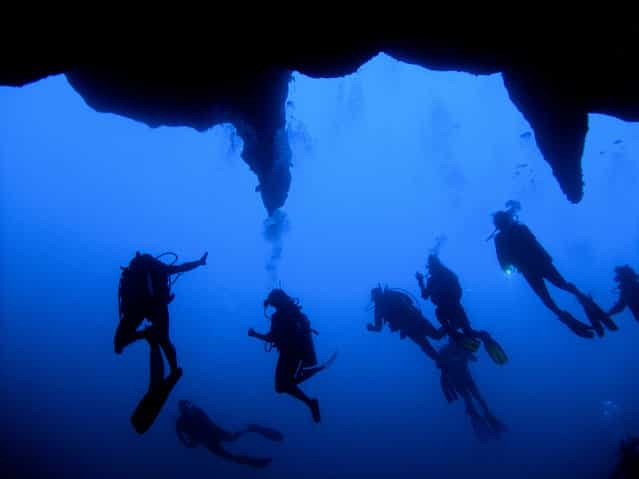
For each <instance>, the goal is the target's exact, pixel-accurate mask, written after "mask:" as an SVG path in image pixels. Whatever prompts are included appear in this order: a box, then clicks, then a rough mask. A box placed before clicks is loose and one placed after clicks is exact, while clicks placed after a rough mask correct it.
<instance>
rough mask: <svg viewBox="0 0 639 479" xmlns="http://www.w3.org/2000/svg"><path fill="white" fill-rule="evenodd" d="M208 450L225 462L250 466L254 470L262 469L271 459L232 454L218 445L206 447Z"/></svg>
mask: <svg viewBox="0 0 639 479" xmlns="http://www.w3.org/2000/svg"><path fill="white" fill-rule="evenodd" d="M208 450H209V451H210V452H211V453H213V454H215V455H216V456H219V457H221V458H223V459H226V460H227V461H231V462H234V463H236V464H244V465H245V466H251V467H255V468H263V467H266V466H268V465H269V464H271V461H272V459H271V458H270V457H264V458H260V457H250V456H242V455H239V454H237V455H236V454H232V453H230V452H228V451H227V450H226V449H224V448H223V447H222V446H220V444H219V443H215V444H211V445H209V446H208Z"/></svg>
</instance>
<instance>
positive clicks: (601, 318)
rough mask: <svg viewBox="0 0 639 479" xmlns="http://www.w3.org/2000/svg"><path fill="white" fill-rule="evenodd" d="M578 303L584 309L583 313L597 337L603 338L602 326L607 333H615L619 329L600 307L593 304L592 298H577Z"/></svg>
mask: <svg viewBox="0 0 639 479" xmlns="http://www.w3.org/2000/svg"><path fill="white" fill-rule="evenodd" d="M579 302H580V303H581V306H582V307H583V308H584V312H585V313H586V316H588V319H589V320H590V323H591V324H592V327H593V329H594V330H595V331H596V333H597V336H599V337H601V336H603V334H604V329H603V326H605V327H606V329H608V331H617V330H618V329H619V327H618V326H617V325H616V324H615V322H614V321H613V320H612V319H611V318H610V316H608V315H607V314H606V312H605V311H604V310H603V309H601V307H600V306H599V305H598V304H597V303H595V301H594V300H593V299H592V297H590V296H584V297H583V298H579ZM602 325H603V326H602Z"/></svg>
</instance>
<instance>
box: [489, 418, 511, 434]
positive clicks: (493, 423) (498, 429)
mask: <svg viewBox="0 0 639 479" xmlns="http://www.w3.org/2000/svg"><path fill="white" fill-rule="evenodd" d="M486 421H487V422H488V424H489V425H490V427H491V428H492V430H493V432H494V433H495V435H496V436H497V437H499V436H500V435H501V434H502V433H504V432H508V428H507V427H506V425H505V424H504V423H503V422H501V421H500V420H499V419H497V418H496V417H495V416H493V415H492V414H486Z"/></svg>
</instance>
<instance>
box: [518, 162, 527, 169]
mask: <svg viewBox="0 0 639 479" xmlns="http://www.w3.org/2000/svg"><path fill="white" fill-rule="evenodd" d="M527 166H528V163H517V168H526V167H527Z"/></svg>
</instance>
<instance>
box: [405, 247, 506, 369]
mask: <svg viewBox="0 0 639 479" xmlns="http://www.w3.org/2000/svg"><path fill="white" fill-rule="evenodd" d="M427 265H428V273H429V275H428V281H427V282H426V284H424V275H423V274H422V273H421V272H417V273H416V275H415V276H416V278H417V283H418V284H419V289H420V290H421V294H422V298H424V299H425V300H427V299H429V298H430V300H431V301H432V302H433V304H434V305H435V306H436V309H435V316H436V317H437V320H438V321H439V323H440V324H441V326H442V328H444V331H445V332H446V334H447V335H448V337H449V338H451V339H453V340H455V341H457V342H458V343H459V344H460V345H461V346H463V347H465V348H467V349H469V350H470V351H473V352H475V351H477V349H478V348H479V345H480V342H479V341H478V339H477V338H479V339H481V340H482V341H483V343H484V348H485V349H486V352H487V353H488V355H489V356H490V358H491V359H492V360H493V361H494V362H495V363H497V364H505V363H506V362H507V361H508V357H507V356H506V353H505V352H504V350H503V349H502V347H501V346H500V345H499V343H497V341H495V340H494V339H493V338H492V337H491V336H490V334H488V332H486V331H477V330H475V329H473V328H471V326H470V321H469V320H468V316H467V315H466V311H465V310H464V307H463V306H462V305H461V296H462V289H461V286H460V284H459V279H458V278H457V275H456V274H455V273H453V272H452V271H451V270H450V269H449V268H447V267H446V266H444V264H443V263H442V262H441V260H440V259H439V257H438V256H437V255H436V254H430V255H429V256H428V264H427ZM460 330H461V332H460Z"/></svg>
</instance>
